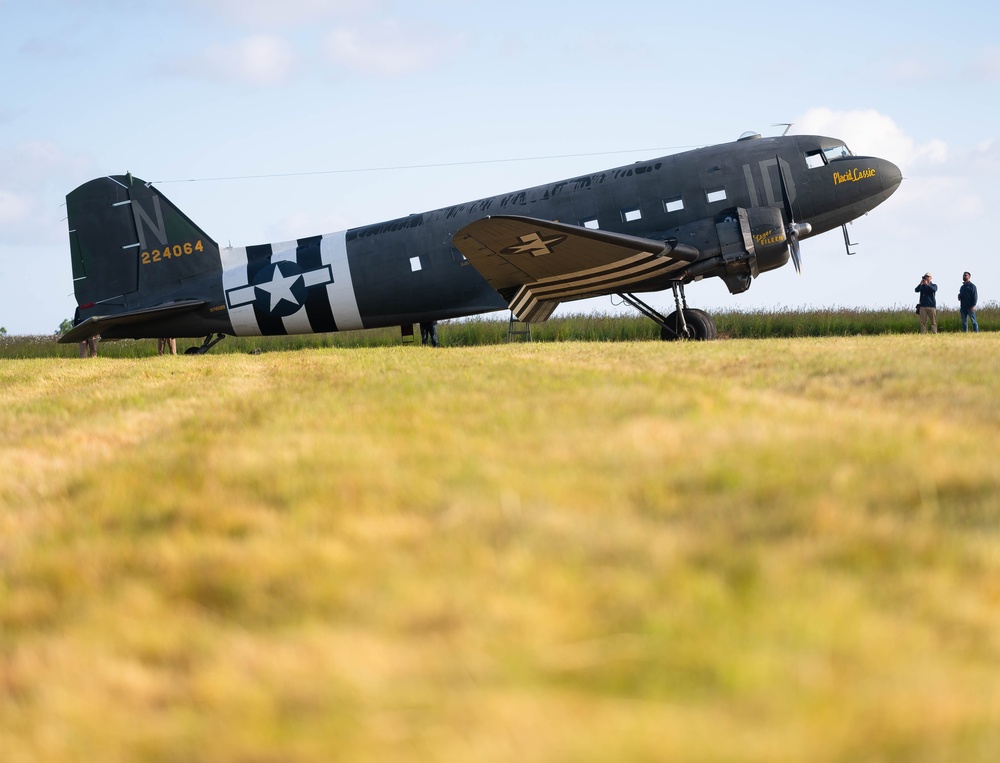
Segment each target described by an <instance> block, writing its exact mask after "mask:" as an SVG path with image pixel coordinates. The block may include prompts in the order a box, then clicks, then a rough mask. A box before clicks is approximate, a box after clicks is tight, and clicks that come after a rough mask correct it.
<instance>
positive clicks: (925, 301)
mask: <svg viewBox="0 0 1000 763" xmlns="http://www.w3.org/2000/svg"><path fill="white" fill-rule="evenodd" d="M914 291H915V292H917V293H918V294H919V295H920V302H919V304H918V305H917V308H918V309H919V310H920V333H921V334H926V333H927V324H928V323H929V324H930V327H931V333H932V334H936V333H937V296H935V293H936V292H937V284H936V283H934V281H933V276H932V275H931V274H930V273H924V277H923V278H921V279H920V283H918V284H917V288H916V289H914Z"/></svg>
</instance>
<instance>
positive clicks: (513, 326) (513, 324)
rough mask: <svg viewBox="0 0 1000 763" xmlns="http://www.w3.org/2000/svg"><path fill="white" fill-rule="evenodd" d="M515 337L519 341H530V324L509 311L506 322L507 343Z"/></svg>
mask: <svg viewBox="0 0 1000 763" xmlns="http://www.w3.org/2000/svg"><path fill="white" fill-rule="evenodd" d="M515 337H517V341H519V342H530V341H531V324H530V323H527V322H526V321H522V320H519V319H518V318H517V317H516V316H515V315H514V311H513V310H511V311H510V320H509V321H508V322H507V343H508V344H510V343H511V342H513V341H514V338H515Z"/></svg>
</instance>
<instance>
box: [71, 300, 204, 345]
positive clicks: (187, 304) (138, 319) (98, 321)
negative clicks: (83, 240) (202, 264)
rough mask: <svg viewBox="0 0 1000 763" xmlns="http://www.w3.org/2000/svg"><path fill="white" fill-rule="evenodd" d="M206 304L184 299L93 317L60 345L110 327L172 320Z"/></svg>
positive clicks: (85, 337) (75, 327)
mask: <svg viewBox="0 0 1000 763" xmlns="http://www.w3.org/2000/svg"><path fill="white" fill-rule="evenodd" d="M205 304H207V303H206V302H205V300H202V299H185V300H181V301H178V302H167V303H164V304H162V305H157V306H156V307H147V308H143V309H141V310H130V311H129V312H127V313H115V314H114V315H94V316H91V317H90V318H88V319H87V320H85V321H83V322H82V323H80V324H78V325H76V326H74V327H73V328H71V329H70V330H69V331H67V332H66V333H65V334H63V335H62V336H61V337H59V342H60V343H61V344H73V343H75V342H82V341H83V340H84V339H87V338H88V337H92V336H94V335H96V334H100V333H102V332H104V331H107V330H108V329H109V328H111V327H112V326H125V325H128V324H132V323H147V322H153V321H161V320H164V319H166V318H173V317H174V316H177V315H182V314H183V313H189V312H191V311H192V310H197V309H198V308H199V307H202V306H204V305H205Z"/></svg>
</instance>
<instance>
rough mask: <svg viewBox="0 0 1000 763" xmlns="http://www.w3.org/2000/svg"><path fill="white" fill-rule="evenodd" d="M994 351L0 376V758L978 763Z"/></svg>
mask: <svg viewBox="0 0 1000 763" xmlns="http://www.w3.org/2000/svg"><path fill="white" fill-rule="evenodd" d="M998 351H1000V337H998V336H995V335H993V334H989V335H987V334H981V335H978V336H966V335H948V336H945V335H939V336H937V337H920V336H885V337H861V338H838V339H814V340H765V341H730V342H719V343H709V344H693V343H687V344H684V343H682V344H676V343H670V344H666V343H636V344H633V343H617V344H592V343H568V344H558V343H557V344H546V345H515V346H500V347H487V348H452V349H442V350H437V351H435V350H429V349H424V348H420V347H395V348H373V349H354V350H306V351H301V352H280V353H266V354H264V355H258V356H238V355H229V356H211V355H209V356H201V357H174V358H171V357H163V358H146V359H134V360H133V359H106V358H99V359H96V360H85V361H81V360H65V359H43V360H19V361H5V362H4V363H3V364H0V740H2V743H0V750H2V753H0V757H2V759H3V760H4V763H20V762H21V761H40V760H45V761H53V762H54V763H60V762H61V761H76V760H88V761H89V760H100V761H102V763H114V762H115V761H136V760H140V761H142V760H149V761H213V762H214V761H271V760H273V761H304V762H305V761H330V760H350V761H376V760H379V761H381V760H386V759H397V760H398V759H404V760H413V761H423V760H427V761H438V760H440V761H444V760H448V761H452V760H462V761H504V762H505V763H506V762H508V761H510V760H520V761H551V760H574V761H575V760H581V761H589V760H593V761H607V760H651V761H652V760H657V761H658V760H684V761H723V760H726V761H730V760H738V761H774V760H809V761H820V762H822V761H842V760H852V761H853V760H879V761H897V760H898V761H937V760H942V759H954V760H963V761H987V760H988V761H993V760H996V759H997V756H998V754H1000V535H998V533H1000V522H998V520H1000V501H998V496H1000V460H998V458H997V456H998V451H997V447H996V445H995V442H996V440H997V435H998V432H1000V408H998V407H997V405H996V400H997V399H998V396H1000V368H998V361H997V358H998V357H1000V352H998Z"/></svg>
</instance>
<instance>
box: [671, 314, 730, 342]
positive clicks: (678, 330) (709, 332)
mask: <svg viewBox="0 0 1000 763" xmlns="http://www.w3.org/2000/svg"><path fill="white" fill-rule="evenodd" d="M684 321H685V323H687V331H686V332H685V331H684V329H683V327H682V326H681V320H680V315H678V313H677V312H676V311H675V312H672V313H670V315H668V316H667V325H666V326H663V327H662V328H661V329H660V338H661V339H662V340H663V341H665V342H673V341H676V340H678V339H693V340H695V341H698V342H704V341H708V340H710V339H715V337H716V336H717V332H716V329H715V321H713V320H712V317H711V316H710V315H709V314H708V313H706V312H705V311H704V310H693V309H691V308H688V309H687V310H685V311H684Z"/></svg>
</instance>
